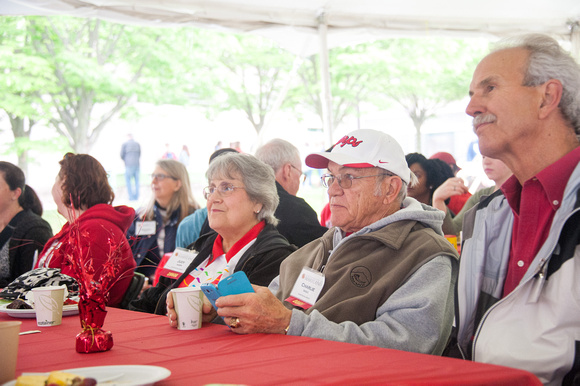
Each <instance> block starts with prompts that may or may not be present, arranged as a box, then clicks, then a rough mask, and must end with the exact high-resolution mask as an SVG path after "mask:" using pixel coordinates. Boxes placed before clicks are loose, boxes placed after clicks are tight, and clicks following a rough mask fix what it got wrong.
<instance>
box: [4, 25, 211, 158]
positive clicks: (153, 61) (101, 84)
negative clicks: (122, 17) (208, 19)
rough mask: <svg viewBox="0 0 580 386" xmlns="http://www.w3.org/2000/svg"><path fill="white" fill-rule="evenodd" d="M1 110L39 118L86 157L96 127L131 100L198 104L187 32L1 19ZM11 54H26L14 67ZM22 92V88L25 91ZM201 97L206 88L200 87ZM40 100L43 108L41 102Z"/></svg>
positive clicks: (192, 42) (191, 34) (191, 37)
mask: <svg viewBox="0 0 580 386" xmlns="http://www.w3.org/2000/svg"><path fill="white" fill-rule="evenodd" d="M1 23H2V24H1V25H2V32H3V33H4V36H5V38H6V41H10V42H11V44H8V45H6V46H4V47H3V51H2V56H0V67H2V68H11V69H12V70H11V71H9V72H6V71H4V74H3V75H4V78H3V79H0V81H2V82H3V84H11V85H14V86H13V88H12V89H10V93H9V94H10V95H9V97H6V98H3V99H2V100H1V103H0V108H2V109H3V110H5V111H6V113H7V114H8V115H9V116H10V117H13V116H14V117H16V118H17V119H15V120H13V126H12V127H13V132H14V133H15V136H16V134H17V131H18V120H24V121H26V120H28V121H29V122H31V124H30V125H29V127H31V126H33V122H36V121H38V120H43V121H45V122H47V123H48V124H49V125H51V126H52V127H53V128H55V129H56V131H57V132H58V133H59V134H60V135H62V136H64V137H65V138H67V140H68V143H69V145H70V147H71V148H72V149H74V151H76V152H83V153H84V152H89V150H90V149H91V147H92V146H93V145H94V144H95V142H96V141H97V139H98V137H99V135H100V134H101V132H102V130H103V128H104V127H105V126H106V125H107V123H109V122H110V121H111V119H112V118H113V117H116V116H119V115H121V113H122V112H123V111H125V112H126V111H127V109H128V108H129V107H130V106H131V104H132V103H133V102H136V101H140V102H148V103H153V104H161V103H172V104H185V103H188V102H189V101H191V100H195V99H196V98H197V99H199V96H198V94H199V93H198V91H197V90H198V89H199V88H198V87H196V81H195V80H196V79H197V77H198V74H199V73H200V72H199V71H197V72H195V71H190V70H191V68H196V67H197V66H196V64H197V63H198V62H199V61H198V60H197V59H196V58H197V56H196V55H195V51H196V48H197V45H198V44H197V36H196V34H195V31H194V30H182V29H157V28H148V27H135V26H128V25H122V24H114V23H107V22H104V21H100V20H95V19H76V18H70V17H19V18H6V17H3V18H2V19H1ZM11 54H12V56H14V55H16V54H21V55H26V61H24V62H23V63H25V66H24V65H21V66H20V67H15V65H14V64H12V63H11V60H12V61H13V60H14V59H11ZM27 90H28V91H27ZM202 90H204V92H205V91H206V90H208V88H202ZM40 102H43V103H40Z"/></svg>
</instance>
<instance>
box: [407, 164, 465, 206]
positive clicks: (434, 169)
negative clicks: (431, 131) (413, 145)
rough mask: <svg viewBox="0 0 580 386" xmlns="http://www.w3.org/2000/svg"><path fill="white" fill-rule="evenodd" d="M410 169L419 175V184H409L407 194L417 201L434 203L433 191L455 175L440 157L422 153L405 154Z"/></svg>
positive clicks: (428, 203)
mask: <svg viewBox="0 0 580 386" xmlns="http://www.w3.org/2000/svg"><path fill="white" fill-rule="evenodd" d="M405 158H406V160H407V165H409V169H411V171H412V172H413V173H415V175H416V176H417V180H418V181H419V183H418V184H416V185H414V186H412V187H411V186H409V187H408V188H407V194H408V195H409V197H413V198H414V199H416V200H417V201H419V202H421V203H423V204H427V205H433V193H434V192H435V190H436V189H437V188H438V187H439V185H441V184H442V183H444V182H445V181H446V180H447V179H448V178H452V177H454V175H453V170H451V167H449V165H447V164H446V163H445V162H443V161H441V160H439V159H427V158H425V156H424V155H423V154H420V153H409V154H407V155H406V156H405Z"/></svg>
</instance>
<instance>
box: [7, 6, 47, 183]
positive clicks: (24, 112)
mask: <svg viewBox="0 0 580 386" xmlns="http://www.w3.org/2000/svg"><path fill="white" fill-rule="evenodd" d="M0 68H1V69H2V70H1V71H0V89H2V93H0V107H2V109H4V111H5V112H6V115H7V118H8V120H9V122H10V127H11V128H12V133H13V135H14V139H15V143H14V146H12V147H11V148H10V149H8V148H4V149H1V150H0V151H3V152H13V153H16V155H17V156H18V164H19V165H20V167H21V168H22V169H23V170H24V171H25V172H26V171H27V162H26V160H27V157H28V151H29V150H30V149H32V148H38V147H42V146H43V144H44V141H36V142H32V141H30V134H31V132H32V128H33V126H34V125H35V124H36V123H37V122H39V121H41V120H42V119H43V117H44V116H45V113H46V112H47V111H48V108H49V104H48V103H47V101H46V100H44V99H43V98H42V96H43V93H46V92H49V91H54V85H55V84H56V79H55V78H54V76H53V75H52V71H51V68H50V63H49V62H48V61H47V60H45V59H44V58H41V57H38V56H37V55H36V53H35V52H34V49H33V47H32V44H31V38H30V36H29V35H28V34H27V31H26V29H25V28H23V20H22V18H16V17H4V18H3V20H2V23H0Z"/></svg>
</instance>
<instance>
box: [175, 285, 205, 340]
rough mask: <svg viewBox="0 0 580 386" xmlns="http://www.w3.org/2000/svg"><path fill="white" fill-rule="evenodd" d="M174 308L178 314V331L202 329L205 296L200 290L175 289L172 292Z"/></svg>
mask: <svg viewBox="0 0 580 386" xmlns="http://www.w3.org/2000/svg"><path fill="white" fill-rule="evenodd" d="M171 295H172V296H173V307H174V308H175V312H176V313H177V329H178V330H195V329H198V328H200V327H201V316H202V311H203V295H202V292H201V290H200V289H199V288H194V287H187V288H175V289H172V290H171Z"/></svg>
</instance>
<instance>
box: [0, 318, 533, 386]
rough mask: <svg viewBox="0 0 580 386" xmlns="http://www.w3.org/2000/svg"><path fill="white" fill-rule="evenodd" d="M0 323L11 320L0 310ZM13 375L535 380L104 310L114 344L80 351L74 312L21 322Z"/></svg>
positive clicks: (486, 368) (253, 381)
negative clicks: (137, 372)
mask: <svg viewBox="0 0 580 386" xmlns="http://www.w3.org/2000/svg"><path fill="white" fill-rule="evenodd" d="M0 320H2V321H4V320H14V318H12V317H10V316H8V315H6V314H3V313H2V314H0ZM20 320H21V321H22V322H23V323H22V327H21V331H27V330H36V329H40V330H41V331H42V332H41V333H39V334H31V335H21V336H20V344H19V349H18V350H19V351H18V363H17V370H16V374H17V375H20V374H21V373H22V372H48V371H51V370H62V369H67V368H69V369H70V368H78V367H88V366H107V365H137V364H139V365H156V366H162V367H165V368H167V369H169V370H171V376H170V377H169V378H167V379H165V380H163V381H161V382H158V383H157V384H156V385H159V386H166V385H204V384H208V383H230V384H246V385H273V384H277V385H281V384H297V383H301V384H308V385H322V384H397V385H419V384H422V385H425V384H429V385H435V384H440V385H457V384H461V385H468V384H479V385H482V384H494V385H501V384H503V385H540V382H539V381H538V379H537V378H536V377H535V376H534V375H532V374H531V373H528V372H526V371H522V370H516V369H512V368H508V367H501V366H495V365H487V364H482V363H474V362H469V361H463V360H459V359H452V358H442V357H437V356H432V355H424V354H415V353H409V352H404V351H398V350H390V349H383V348H378V347H373V346H362V345H357V344H350V343H340V342H331V341H325V340H321V339H314V338H306V337H296V336H284V335H268V334H254V335H237V334H235V333H233V332H231V331H230V330H229V328H228V327H226V326H221V325H214V324H207V325H204V326H203V328H201V329H198V330H190V331H179V330H177V329H175V328H172V327H170V326H169V323H168V320H167V317H165V316H159V315H150V314H145V313H140V312H134V311H127V310H121V309H116V308H109V312H108V314H107V319H106V321H105V326H104V328H105V329H106V330H109V331H111V332H112V333H113V339H114V343H115V345H114V347H113V349H112V350H110V351H107V352H102V353H93V354H79V353H77V352H76V351H75V336H76V335H77V334H78V333H79V332H80V331H81V328H80V322H79V317H78V316H68V317H63V321H62V325H60V326H55V327H37V326H36V320H35V319H20Z"/></svg>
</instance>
